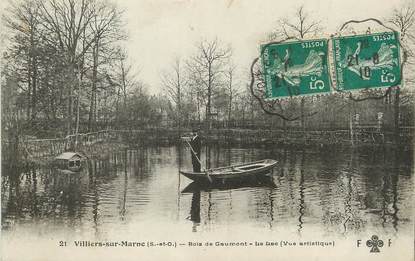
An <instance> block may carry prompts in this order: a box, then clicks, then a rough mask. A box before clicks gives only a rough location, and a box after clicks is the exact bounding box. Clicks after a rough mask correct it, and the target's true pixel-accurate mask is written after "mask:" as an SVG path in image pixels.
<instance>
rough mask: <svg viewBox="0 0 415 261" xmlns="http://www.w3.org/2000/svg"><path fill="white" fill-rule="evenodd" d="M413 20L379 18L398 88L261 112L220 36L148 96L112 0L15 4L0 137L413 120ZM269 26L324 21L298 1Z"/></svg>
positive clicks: (407, 11)
mask: <svg viewBox="0 0 415 261" xmlns="http://www.w3.org/2000/svg"><path fill="white" fill-rule="evenodd" d="M414 20H415V18H414V9H413V8H412V7H399V8H397V9H396V10H394V11H393V12H392V13H391V14H390V17H386V18H384V19H383V20H382V21H383V23H385V24H387V25H388V26H389V27H390V28H393V29H394V30H397V31H398V32H400V35H401V42H402V45H403V47H405V49H404V50H405V51H404V54H403V56H404V58H405V66H404V84H403V88H394V89H390V90H388V91H386V90H375V91H361V92H357V93H354V94H353V96H352V95H349V94H344V93H334V94H330V95H326V96H314V97H303V98H290V99H285V100H278V101H274V102H273V103H272V104H269V108H271V109H270V110H267V111H264V109H263V108H261V106H260V105H261V104H260V103H259V102H258V100H257V99H255V97H254V96H253V95H252V92H253V91H254V90H251V89H250V88H249V85H248V83H249V81H250V79H249V78H250V73H249V71H248V68H249V66H250V65H249V64H248V65H244V66H242V65H236V64H234V63H233V61H232V46H230V45H228V44H226V43H224V42H222V41H221V40H220V39H211V40H202V41H200V42H197V43H194V50H193V53H192V54H191V55H189V56H188V57H181V58H177V59H175V60H174V61H173V62H172V63H171V65H170V67H169V68H170V69H168V70H165V71H163V72H162V73H161V75H160V86H157V87H158V88H160V89H161V90H162V91H161V92H160V94H157V95H153V94H150V93H149V91H148V89H149V87H151V86H148V85H147V84H146V80H145V79H141V78H140V75H139V74H136V73H134V71H133V69H132V67H133V65H132V64H131V61H130V60H129V59H128V53H127V51H126V49H125V43H126V41H128V35H127V32H126V30H125V22H124V18H123V11H122V10H120V9H119V8H118V7H117V5H116V4H115V3H112V2H109V1H103V0H92V1H89V0H44V1H40V0H21V1H13V2H10V4H9V5H8V8H7V10H6V11H5V12H4V15H3V17H2V24H3V28H4V29H5V30H2V39H3V43H4V48H3V50H2V51H3V52H2V59H3V60H2V65H3V66H2V68H1V70H2V71H1V73H2V77H1V85H2V94H1V96H2V137H3V138H4V139H8V140H11V139H13V138H16V137H20V136H28V137H36V138H53V137H64V136H66V135H69V134H73V133H78V132H83V133H85V132H92V131H97V130H103V129H142V128H149V127H162V128H190V127H192V126H195V125H197V126H202V127H205V128H263V127H267V128H281V129H282V128H298V129H300V128H301V129H303V130H307V129H324V130H325V129H347V128H348V126H349V122H350V121H351V119H354V120H355V121H356V118H357V119H358V120H359V123H360V124H362V125H365V124H366V125H375V124H378V123H379V121H382V125H383V126H384V127H385V128H390V129H394V128H397V127H398V128H399V127H400V126H401V127H402V126H404V127H405V126H412V125H413V107H414V104H413V103H414V101H413V89H414V80H413V79H414V75H413V72H414V71H415V70H414V48H413V47H414V44H415V33H414ZM275 28H276V29H275V31H273V32H269V33H268V34H267V35H266V36H264V41H267V40H275V39H282V38H284V37H290V36H295V37H298V38H307V37H313V36H315V35H316V34H318V32H319V31H321V30H323V29H322V28H324V25H323V24H321V22H318V21H314V20H313V18H312V17H311V16H310V15H309V14H308V13H307V12H306V11H305V10H304V8H303V7H300V8H299V9H298V10H297V12H296V13H295V14H292V15H291V16H290V19H288V18H282V19H281V20H279V21H277V22H276V26H275ZM379 30H382V28H380V29H379ZM258 44H259V43H258ZM357 115H358V116H357Z"/></svg>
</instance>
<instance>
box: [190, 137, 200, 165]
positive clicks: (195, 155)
mask: <svg viewBox="0 0 415 261" xmlns="http://www.w3.org/2000/svg"><path fill="white" fill-rule="evenodd" d="M190 146H191V147H192V149H193V150H190V153H191V154H192V165H193V172H201V171H200V168H201V165H200V152H201V150H202V141H201V139H200V136H199V130H198V129H193V136H192V138H191V140H190Z"/></svg>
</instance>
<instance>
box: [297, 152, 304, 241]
mask: <svg viewBox="0 0 415 261" xmlns="http://www.w3.org/2000/svg"><path fill="white" fill-rule="evenodd" d="M304 160H305V151H304V150H302V151H301V163H300V184H299V195H300V199H299V207H298V213H299V217H298V222H299V224H298V233H299V234H300V235H301V230H302V228H303V224H304V222H303V217H304V212H305V199H304Z"/></svg>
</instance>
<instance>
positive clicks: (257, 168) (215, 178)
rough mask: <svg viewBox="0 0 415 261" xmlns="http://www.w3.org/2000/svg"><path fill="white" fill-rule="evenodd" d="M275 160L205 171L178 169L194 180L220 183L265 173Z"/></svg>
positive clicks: (274, 163)
mask: <svg viewBox="0 0 415 261" xmlns="http://www.w3.org/2000/svg"><path fill="white" fill-rule="evenodd" d="M277 163H278V162H277V161H276V160H273V159H265V160H259V161H254V162H249V163H243V164H238V165H233V166H228V167H220V168H213V169H209V170H206V172H191V171H180V173H181V174H182V175H183V176H185V177H187V178H189V179H191V180H193V181H196V182H201V183H218V182H219V183H220V182H222V183H223V182H226V181H227V180H235V179H244V178H249V177H256V176H261V175H265V174H267V173H268V172H270V170H272V168H273V167H275V165H277Z"/></svg>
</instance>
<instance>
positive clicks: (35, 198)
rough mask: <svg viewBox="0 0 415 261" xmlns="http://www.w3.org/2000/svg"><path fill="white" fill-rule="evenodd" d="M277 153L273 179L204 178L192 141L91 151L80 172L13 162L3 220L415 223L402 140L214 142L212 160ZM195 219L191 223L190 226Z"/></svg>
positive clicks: (98, 231) (5, 184)
mask: <svg viewBox="0 0 415 261" xmlns="http://www.w3.org/2000/svg"><path fill="white" fill-rule="evenodd" d="M262 158H274V159H277V160H278V161H279V165H278V166H277V167H276V168H275V169H274V172H273V174H272V175H271V177H270V178H269V179H268V180H255V181H252V180H251V181H245V182H241V183H234V184H222V185H215V186H212V185H211V186H202V187H201V186H200V185H197V184H195V183H190V180H188V179H186V178H184V177H181V176H180V175H179V172H178V170H179V169H191V161H190V153H189V151H188V149H187V148H185V147H180V146H179V147H145V148H140V149H134V150H133V149H127V150H123V151H118V152H114V153H112V154H109V155H104V156H103V157H102V158H99V159H89V161H88V162H87V165H86V166H85V168H84V169H83V170H82V171H81V172H79V173H65V172H60V171H59V170H56V169H53V168H50V167H47V166H36V165H27V166H24V168H22V169H20V170H16V169H3V175H2V191H1V196H2V229H3V230H7V231H9V233H12V232H13V231H14V230H18V229H31V230H35V231H45V232H50V233H53V232H54V231H56V230H61V231H65V232H67V233H72V234H86V235H93V236H94V237H97V238H100V237H105V236H106V235H107V233H108V231H110V230H117V231H119V233H131V232H129V227H130V226H131V225H135V226H138V227H139V226H140V225H141V224H144V223H145V222H152V223H154V224H163V225H167V226H171V227H172V228H174V227H175V226H177V225H188V226H189V230H190V231H197V232H200V231H219V230H221V229H224V228H228V227H229V225H232V224H246V225H249V226H254V227H258V228H261V229H263V228H266V229H268V230H271V231H272V230H278V229H281V228H282V227H284V228H288V229H290V230H291V231H293V233H297V234H298V235H299V236H303V235H305V234H308V233H312V231H313V230H312V229H313V228H315V227H318V228H319V230H320V231H325V233H326V234H327V235H330V234H336V235H341V236H344V237H347V236H349V235H353V234H356V233H360V232H364V231H371V230H373V229H376V231H384V232H385V233H390V234H397V233H402V231H405V230H408V228H409V229H410V228H411V225H412V222H413V220H412V188H413V175H412V164H413V162H412V155H411V154H410V153H409V154H408V153H402V152H399V151H395V150H384V149H370V150H336V149H331V150H328V149H325V150H321V151H319V150H314V151H311V150H305V149H293V148H283V147H281V148H270V149H265V148H252V147H251V148H241V147H229V146H228V147H221V146H219V145H212V146H205V147H204V148H203V150H202V161H203V162H206V166H209V167H212V168H213V167H219V166H226V165H230V164H235V163H239V162H248V161H254V160H258V159H262ZM190 228H191V229H190Z"/></svg>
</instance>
